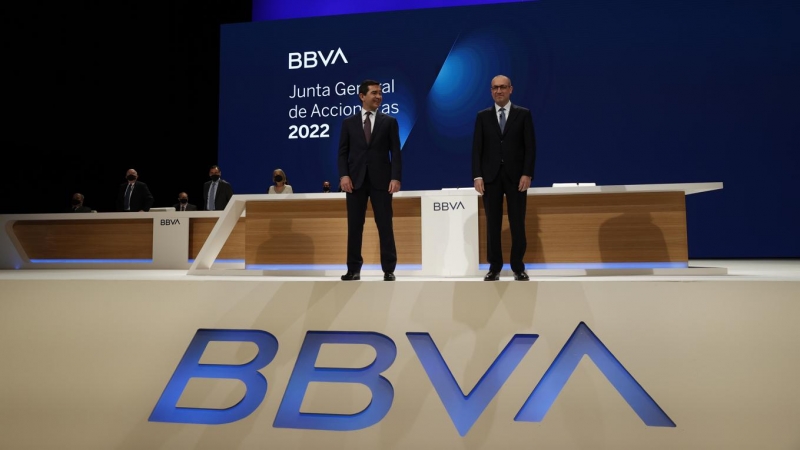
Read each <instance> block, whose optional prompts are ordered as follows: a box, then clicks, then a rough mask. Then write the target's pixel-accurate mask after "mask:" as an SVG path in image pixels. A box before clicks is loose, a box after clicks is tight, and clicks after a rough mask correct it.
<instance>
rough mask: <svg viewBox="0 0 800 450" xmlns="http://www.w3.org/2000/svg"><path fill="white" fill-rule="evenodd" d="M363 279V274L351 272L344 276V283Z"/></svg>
mask: <svg viewBox="0 0 800 450" xmlns="http://www.w3.org/2000/svg"><path fill="white" fill-rule="evenodd" d="M360 279H361V272H350V271H349V270H348V271H347V273H346V274H344V275H342V281H358V280H360Z"/></svg>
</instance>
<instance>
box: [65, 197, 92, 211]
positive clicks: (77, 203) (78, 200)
mask: <svg viewBox="0 0 800 450" xmlns="http://www.w3.org/2000/svg"><path fill="white" fill-rule="evenodd" d="M67 212H73V213H88V212H92V208H89V207H88V206H84V204H83V194H81V193H80V192H76V193H74V194H72V207H71V208H70V209H69V211H67Z"/></svg>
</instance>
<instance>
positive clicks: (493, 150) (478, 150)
mask: <svg viewBox="0 0 800 450" xmlns="http://www.w3.org/2000/svg"><path fill="white" fill-rule="evenodd" d="M501 161H502V165H501V164H500V163H501ZM535 162H536V137H535V135H534V132H533V119H532V118H531V111H530V110H529V109H527V108H523V107H521V106H516V105H514V104H513V103H512V104H511V109H510V111H509V113H508V121H506V129H505V131H504V132H500V124H499V123H498V121H497V113H496V112H495V109H494V105H492V107H491V108H487V109H484V110H483V111H481V112H479V113H478V117H477V118H476V119H475V134H474V135H473V139H472V178H473V179H474V178H478V177H482V178H483V181H484V182H485V183H491V182H492V181H494V179H495V178H497V174H498V173H500V167H503V170H505V171H506V172H507V173H508V174H509V175H510V176H511V178H512V179H513V180H516V181H519V179H520V177H521V176H522V175H527V176H529V177H531V179H533V167H534V164H535Z"/></svg>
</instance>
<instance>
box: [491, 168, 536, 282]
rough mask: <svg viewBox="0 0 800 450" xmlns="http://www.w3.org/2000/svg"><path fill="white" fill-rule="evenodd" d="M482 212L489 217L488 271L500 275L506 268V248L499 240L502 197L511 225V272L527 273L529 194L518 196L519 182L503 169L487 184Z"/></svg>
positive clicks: (519, 194)
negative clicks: (527, 212)
mask: <svg viewBox="0 0 800 450" xmlns="http://www.w3.org/2000/svg"><path fill="white" fill-rule="evenodd" d="M483 187H484V194H483V210H484V212H485V213H486V257H487V259H488V260H489V270H491V271H492V272H500V271H501V270H502V268H503V244H502V240H501V238H500V235H501V230H502V228H503V196H505V198H506V204H507V209H508V225H509V227H510V228H511V261H510V263H511V270H512V271H514V272H522V271H523V270H525V263H524V262H523V258H524V257H525V251H526V250H527V248H528V241H527V238H526V236H525V214H526V210H527V205H528V193H527V192H519V179H516V180H515V179H512V177H511V176H510V175H509V174H508V173H507V172H506V171H505V170H503V168H502V167H501V168H500V172H499V173H498V174H497V177H496V178H495V179H494V180H493V181H492V182H491V183H484V185H483Z"/></svg>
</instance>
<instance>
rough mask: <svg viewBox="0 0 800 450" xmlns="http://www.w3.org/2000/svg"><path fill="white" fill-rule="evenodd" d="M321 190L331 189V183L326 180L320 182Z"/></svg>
mask: <svg viewBox="0 0 800 450" xmlns="http://www.w3.org/2000/svg"><path fill="white" fill-rule="evenodd" d="M322 190H324V191H330V190H331V184H330V183H328V182H327V181H326V182H325V183H322Z"/></svg>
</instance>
